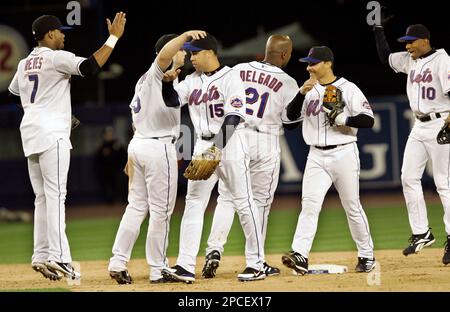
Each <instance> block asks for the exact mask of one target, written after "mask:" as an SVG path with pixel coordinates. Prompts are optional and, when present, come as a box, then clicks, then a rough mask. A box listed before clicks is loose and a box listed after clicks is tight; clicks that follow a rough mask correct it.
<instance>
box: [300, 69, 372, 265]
mask: <svg viewBox="0 0 450 312" xmlns="http://www.w3.org/2000/svg"><path fill="white" fill-rule="evenodd" d="M332 84H333V85H334V86H336V87H337V88H339V89H340V90H341V91H342V99H343V101H344V102H345V104H346V105H345V107H344V113H345V114H346V115H347V116H356V115H359V114H366V115H369V116H371V117H372V118H373V113H372V109H371V108H370V106H369V103H368V102H367V99H366V97H365V96H364V94H363V93H362V92H361V90H360V89H359V88H358V87H357V86H356V85H355V84H354V83H352V82H350V81H348V80H346V79H345V78H339V79H337V80H336V81H334V82H333V83H332ZM325 87H326V86H323V85H320V84H319V83H317V84H316V85H315V86H314V88H313V89H311V90H310V91H309V92H308V93H307V94H306V96H305V100H304V102H303V107H302V114H301V117H300V118H301V119H302V120H303V126H302V128H303V129H302V132H303V138H304V140H305V142H306V144H308V145H310V150H309V154H308V160H307V162H306V167H305V174H304V176H303V183H302V211H301V212H300V215H299V218H298V223H297V229H296V231H295V236H294V240H293V242H292V250H293V251H295V252H298V253H300V254H301V255H303V256H304V257H308V256H309V252H310V250H311V246H312V243H313V240H314V236H315V234H316V231H317V223H318V220H319V213H320V210H321V209H322V204H323V200H324V198H325V195H326V193H327V192H328V189H329V188H330V187H331V185H332V184H334V186H335V187H336V189H337V191H338V193H339V197H340V199H341V203H342V206H343V207H344V210H345V213H346V215H347V221H348V224H349V227H350V232H351V235H352V238H353V240H354V241H355V243H356V246H357V248H358V257H364V258H370V259H372V258H373V242H372V237H371V235H370V231H369V223H368V222H367V217H366V214H365V213H364V210H363V208H362V206H361V202H360V200H359V173H360V164H359V151H358V147H357V145H356V140H357V138H356V134H357V132H358V129H356V128H351V127H347V126H342V127H335V126H334V127H330V125H329V124H326V118H327V117H326V114H325V112H324V111H323V108H322V102H323V94H324V92H325Z"/></svg>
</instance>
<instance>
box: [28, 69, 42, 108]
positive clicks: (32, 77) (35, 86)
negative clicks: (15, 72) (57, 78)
mask: <svg viewBox="0 0 450 312" xmlns="http://www.w3.org/2000/svg"><path fill="white" fill-rule="evenodd" d="M28 80H29V81H32V82H33V91H31V98H30V102H31V103H34V99H35V98H36V92H37V89H38V86H39V76H38V75H36V74H35V75H29V76H28Z"/></svg>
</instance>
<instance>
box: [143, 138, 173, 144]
mask: <svg viewBox="0 0 450 312" xmlns="http://www.w3.org/2000/svg"><path fill="white" fill-rule="evenodd" d="M150 139H154V140H159V139H164V137H151V138H150ZM176 140H177V138H176V137H172V144H173V143H175V141H176Z"/></svg>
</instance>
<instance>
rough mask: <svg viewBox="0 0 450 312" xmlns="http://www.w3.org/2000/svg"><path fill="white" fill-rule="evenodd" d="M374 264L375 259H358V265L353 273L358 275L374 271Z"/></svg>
mask: <svg viewBox="0 0 450 312" xmlns="http://www.w3.org/2000/svg"><path fill="white" fill-rule="evenodd" d="M375 266H376V262H375V258H372V259H369V258H363V257H358V264H357V265H356V267H355V271H356V272H358V273H362V272H365V273H369V272H370V271H372V270H373V269H375Z"/></svg>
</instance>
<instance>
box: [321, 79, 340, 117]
mask: <svg viewBox="0 0 450 312" xmlns="http://www.w3.org/2000/svg"><path fill="white" fill-rule="evenodd" d="M344 106H345V103H344V102H343V101H342V91H341V90H340V89H338V88H336V87H335V86H333V85H328V86H327V87H326V88H325V93H324V95H323V103H322V108H323V111H324V112H325V113H326V114H327V118H328V123H329V124H330V126H334V124H335V119H336V117H337V116H338V115H339V114H341V113H342V112H343V111H344Z"/></svg>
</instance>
